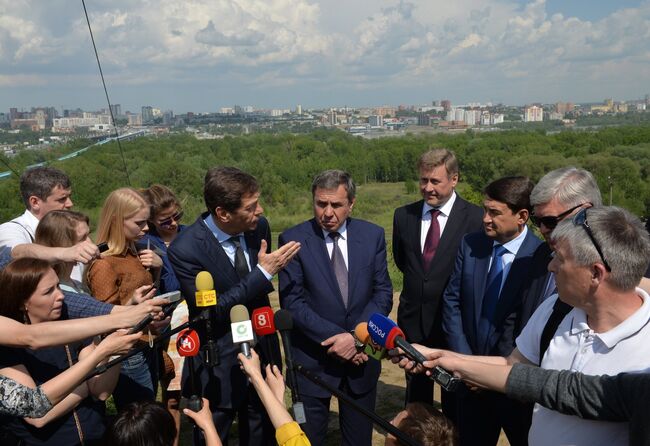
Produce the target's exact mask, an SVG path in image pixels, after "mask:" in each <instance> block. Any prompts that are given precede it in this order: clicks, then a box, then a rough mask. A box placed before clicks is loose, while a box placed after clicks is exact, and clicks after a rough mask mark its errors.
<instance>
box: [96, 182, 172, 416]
mask: <svg viewBox="0 0 650 446" xmlns="http://www.w3.org/2000/svg"><path fill="white" fill-rule="evenodd" d="M148 219H149V204H148V203H147V202H146V201H145V199H144V198H143V196H142V195H141V194H140V193H139V192H138V191H136V190H135V189H132V188H121V189H117V190H114V191H113V192H111V193H110V194H109V195H108V197H107V198H106V201H104V205H103V207H102V211H101V214H100V217H99V228H98V231H97V242H98V243H106V244H107V245H108V249H107V250H106V251H105V252H104V253H103V254H102V258H100V259H96V260H94V261H93V262H92V263H91V264H90V266H89V267H88V271H87V273H86V283H87V285H88V287H89V288H90V291H91V293H92V295H93V296H94V297H95V298H97V299H99V300H101V301H105V302H108V303H112V304H122V305H124V304H125V303H126V302H128V300H129V299H130V297H131V295H132V294H133V292H134V291H135V290H136V289H137V288H139V287H142V286H144V285H148V286H150V287H153V285H154V282H155V281H157V280H158V277H159V275H160V268H161V266H162V260H161V259H160V257H159V256H158V255H157V254H156V253H155V252H154V251H152V250H151V249H149V247H147V248H146V249H141V250H140V251H138V250H137V248H136V242H138V241H139V240H140V239H141V238H142V237H144V235H145V234H146V233H147V231H148V229H149V228H148V226H147V220H148ZM149 336H150V335H149ZM144 338H145V339H147V338H148V337H147V336H144ZM149 339H150V338H149ZM156 370H157V367H156V360H155V355H153V353H152V350H151V349H149V350H147V351H146V354H145V353H138V354H136V355H134V356H132V357H131V358H129V359H127V360H126V361H124V363H123V364H122V373H121V374H120V380H119V382H118V384H117V388H116V389H115V392H114V395H113V397H114V399H115V404H116V406H117V407H118V409H120V408H122V407H124V406H125V405H126V404H128V403H130V402H133V401H140V400H151V401H153V400H154V399H155V396H156V387H157V379H156Z"/></svg>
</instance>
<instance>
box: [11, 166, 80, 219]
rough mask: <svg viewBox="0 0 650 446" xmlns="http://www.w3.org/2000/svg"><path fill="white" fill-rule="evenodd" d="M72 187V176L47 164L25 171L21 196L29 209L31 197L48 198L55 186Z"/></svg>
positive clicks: (21, 178) (21, 183)
mask: <svg viewBox="0 0 650 446" xmlns="http://www.w3.org/2000/svg"><path fill="white" fill-rule="evenodd" d="M57 186H60V187H61V188H62V189H70V187H71V186H70V177H68V176H67V175H66V174H65V173H64V172H62V171H61V170H59V169H57V168H55V167H47V166H39V167H34V168H32V169H28V170H26V171H24V172H23V174H22V175H21V176H20V196H21V197H22V199H23V202H24V203H25V207H26V208H27V209H29V197H32V196H33V197H38V198H40V199H41V200H47V197H49V196H50V195H51V194H52V191H53V190H54V188H55V187H57Z"/></svg>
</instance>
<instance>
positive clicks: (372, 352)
mask: <svg viewBox="0 0 650 446" xmlns="http://www.w3.org/2000/svg"><path fill="white" fill-rule="evenodd" d="M354 336H355V337H356V338H357V339H358V340H359V341H360V342H361V343H363V344H364V345H365V347H364V349H363V352H364V353H365V354H366V355H368V356H369V357H371V358H374V359H376V360H377V361H381V360H382V359H384V358H385V357H386V355H387V354H386V349H385V348H383V347H380V346H378V345H377V344H375V343H374V342H373V341H372V339H371V338H370V333H368V324H367V323H366V322H359V323H358V324H357V326H356V327H355V328H354Z"/></svg>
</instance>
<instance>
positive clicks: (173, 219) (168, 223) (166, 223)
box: [158, 211, 184, 228]
mask: <svg viewBox="0 0 650 446" xmlns="http://www.w3.org/2000/svg"><path fill="white" fill-rule="evenodd" d="M183 215H184V213H183V211H178V212H176V213H175V214H174V215H172V216H171V217H168V218H166V219H164V220H162V221H160V222H158V224H159V225H160V227H161V228H170V227H171V226H172V223H174V222H175V223H178V222H179V221H181V219H182V218H183Z"/></svg>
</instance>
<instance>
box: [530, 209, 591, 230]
mask: <svg viewBox="0 0 650 446" xmlns="http://www.w3.org/2000/svg"><path fill="white" fill-rule="evenodd" d="M585 204H591V203H580V204H579V205H577V206H573V207H572V208H571V209H569V210H566V211H564V212H562V213H561V214H560V215H556V216H555V217H553V216H550V215H549V216H547V217H537V216H535V214H533V215H531V216H530V220H531V221H532V222H533V224H534V225H535V226H537V227H538V228H541V227H542V225H544V226H546V227H547V228H548V229H551V230H553V229H555V227H556V226H557V224H558V223H559V222H561V221H562V220H564V218H565V217H566V216H567V215H569V214H571V212H573V211H575V210H576V209H578V208H579V207H580V206H584V205H585Z"/></svg>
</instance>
